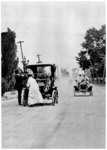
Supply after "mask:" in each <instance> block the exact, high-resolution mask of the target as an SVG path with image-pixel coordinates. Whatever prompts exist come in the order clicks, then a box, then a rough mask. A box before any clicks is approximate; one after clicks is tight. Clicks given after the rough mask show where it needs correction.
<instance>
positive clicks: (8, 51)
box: [1, 28, 18, 91]
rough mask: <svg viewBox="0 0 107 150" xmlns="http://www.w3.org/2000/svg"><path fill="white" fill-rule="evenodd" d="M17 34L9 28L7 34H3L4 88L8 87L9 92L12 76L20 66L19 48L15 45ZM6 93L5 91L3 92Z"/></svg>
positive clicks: (2, 62)
mask: <svg viewBox="0 0 107 150" xmlns="http://www.w3.org/2000/svg"><path fill="white" fill-rule="evenodd" d="M15 38H16V34H15V32H13V31H11V30H10V29H9V28H8V29H7V32H3V33H1V56H2V57H1V64H2V81H4V80H6V81H5V82H3V87H4V83H6V85H5V86H8V88H7V89H8V90H9V88H10V87H11V81H12V75H13V72H14V70H15V69H16V68H17V65H18V58H17V56H16V53H17V46H16V44H15ZM3 91H5V90H3Z"/></svg>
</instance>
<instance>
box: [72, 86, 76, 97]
mask: <svg viewBox="0 0 107 150" xmlns="http://www.w3.org/2000/svg"><path fill="white" fill-rule="evenodd" d="M73 92H74V96H75V95H76V91H75V87H73Z"/></svg>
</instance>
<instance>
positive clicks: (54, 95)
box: [52, 90, 58, 106]
mask: <svg viewBox="0 0 107 150" xmlns="http://www.w3.org/2000/svg"><path fill="white" fill-rule="evenodd" d="M55 103H58V92H57V91H56V90H53V92H52V105H53V106H54V105H55Z"/></svg>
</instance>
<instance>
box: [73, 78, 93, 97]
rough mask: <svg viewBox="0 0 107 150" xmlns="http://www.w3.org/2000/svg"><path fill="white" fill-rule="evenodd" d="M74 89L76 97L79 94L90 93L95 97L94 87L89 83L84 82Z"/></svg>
mask: <svg viewBox="0 0 107 150" xmlns="http://www.w3.org/2000/svg"><path fill="white" fill-rule="evenodd" d="M73 89H74V96H76V93H79V92H81V93H83V94H86V93H89V94H90V96H93V91H92V86H91V85H89V84H88V83H87V82H84V81H82V82H81V83H79V84H77V85H75V86H74V87H73Z"/></svg>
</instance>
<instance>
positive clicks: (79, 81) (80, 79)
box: [75, 73, 90, 87]
mask: <svg viewBox="0 0 107 150" xmlns="http://www.w3.org/2000/svg"><path fill="white" fill-rule="evenodd" d="M75 81H76V86H77V87H79V86H80V84H86V85H87V87H89V83H90V81H89V78H88V77H87V76H86V75H85V74H83V75H82V74H81V73H80V74H79V76H78V77H77V79H76V80H75Z"/></svg>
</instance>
